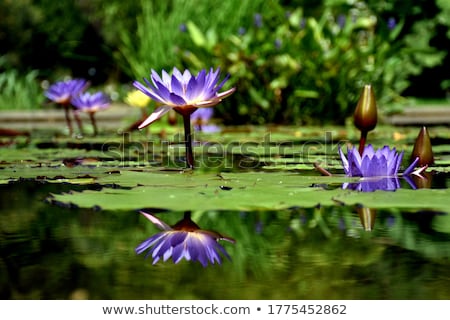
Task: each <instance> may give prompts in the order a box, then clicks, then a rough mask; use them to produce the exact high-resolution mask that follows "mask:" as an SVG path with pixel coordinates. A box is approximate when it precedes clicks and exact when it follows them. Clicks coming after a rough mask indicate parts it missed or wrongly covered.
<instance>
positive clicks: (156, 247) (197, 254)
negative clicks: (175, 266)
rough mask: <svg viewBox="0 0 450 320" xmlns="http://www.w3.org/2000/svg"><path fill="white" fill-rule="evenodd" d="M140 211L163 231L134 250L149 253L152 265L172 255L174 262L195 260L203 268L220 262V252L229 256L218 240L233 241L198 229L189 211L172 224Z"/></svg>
mask: <svg viewBox="0 0 450 320" xmlns="http://www.w3.org/2000/svg"><path fill="white" fill-rule="evenodd" d="M141 214H142V215H144V216H145V217H146V218H147V219H148V220H150V221H151V222H152V223H153V224H155V225H156V226H157V227H158V228H159V229H161V230H163V231H162V232H160V233H157V234H155V235H153V236H151V237H150V238H148V239H147V240H145V241H144V242H142V243H141V244H140V245H138V246H137V247H136V249H135V251H136V253H137V254H141V253H143V252H144V251H146V250H148V249H149V251H148V253H147V255H146V257H148V256H150V255H151V256H152V258H153V264H156V263H157V262H158V261H159V260H161V259H162V260H163V261H167V260H168V259H169V258H171V257H172V260H173V262H174V263H178V262H180V261H181V260H183V259H186V260H187V261H198V262H200V263H201V264H202V266H203V267H206V266H208V263H211V264H214V263H216V262H217V264H221V263H222V258H221V256H220V253H222V254H223V255H224V256H225V257H227V258H228V259H230V256H229V255H228V253H227V252H226V251H225V249H224V248H223V247H222V246H221V245H220V244H219V243H218V240H226V241H229V242H232V243H234V242H235V240H234V239H232V238H229V237H224V236H222V235H220V234H219V233H217V232H215V231H209V230H202V229H200V227H199V226H197V224H195V223H194V222H193V221H192V220H191V218H190V214H189V213H187V214H185V216H184V218H183V219H182V220H181V221H179V222H178V223H176V224H175V225H174V226H172V227H171V226H169V225H168V224H166V223H165V222H163V221H162V220H160V219H158V218H156V217H155V216H153V215H151V214H149V213H146V212H143V211H141Z"/></svg>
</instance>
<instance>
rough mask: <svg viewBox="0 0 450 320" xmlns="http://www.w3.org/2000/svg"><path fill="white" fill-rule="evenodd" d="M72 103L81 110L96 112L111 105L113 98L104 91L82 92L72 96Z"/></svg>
mask: <svg viewBox="0 0 450 320" xmlns="http://www.w3.org/2000/svg"><path fill="white" fill-rule="evenodd" d="M71 103H72V105H73V106H74V107H76V108H77V109H78V110H79V111H83V112H88V113H95V112H97V111H99V110H102V109H106V108H108V107H109V106H110V104H111V100H110V99H109V97H108V96H107V95H106V94H104V93H103V92H96V93H93V94H91V93H89V92H86V93H82V94H80V95H78V96H76V97H74V98H72V100H71Z"/></svg>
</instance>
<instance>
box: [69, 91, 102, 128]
mask: <svg viewBox="0 0 450 320" xmlns="http://www.w3.org/2000/svg"><path fill="white" fill-rule="evenodd" d="M71 103H72V105H73V106H74V107H75V108H76V109H77V111H82V112H86V113H87V114H89V118H90V119H91V123H92V127H93V128H94V136H95V135H97V133H98V129H97V122H96V121H95V113H96V112H97V111H99V110H103V109H106V108H109V106H110V105H111V100H110V99H109V97H108V96H107V95H106V94H105V93H103V92H96V93H92V94H91V93H89V92H86V93H82V94H79V95H78V96H76V97H73V98H72V100H71Z"/></svg>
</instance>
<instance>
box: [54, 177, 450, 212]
mask: <svg viewBox="0 0 450 320" xmlns="http://www.w3.org/2000/svg"><path fill="white" fill-rule="evenodd" d="M345 181H347V182H348V181H349V179H348V178H345V177H335V176H333V177H323V176H305V175H300V174H286V173H278V172H273V173H260V172H250V173H239V174H232V173H222V174H218V175H212V174H199V173H183V174H180V173H161V172H160V173H155V172H132V171H125V172H122V173H121V174H120V175H114V176H109V177H108V176H104V177H101V178H99V179H98V182H100V183H103V184H115V185H119V186H126V187H131V188H128V189H117V188H115V189H112V188H104V189H102V190H100V191H91V190H89V191H82V192H73V193H70V194H54V195H52V200H53V201H55V202H59V203H65V204H69V203H71V204H75V205H77V206H79V207H85V208H91V207H100V208H102V209H104V210H135V209H139V208H157V209H166V210H175V211H183V210H243V211H250V210H280V209H286V208H291V207H307V208H310V207H314V206H317V205H321V206H331V205H336V204H343V205H356V204H359V205H363V206H366V207H370V208H393V207H397V208H408V209H414V208H427V209H433V210H442V211H446V210H448V209H447V207H448V204H447V203H448V201H447V199H448V197H449V196H450V191H449V190H447V189H445V190H431V189H426V190H425V189H423V190H403V189H399V190H397V191H395V192H392V191H376V192H367V193H365V192H356V191H349V190H343V189H341V188H340V184H341V183H343V182H345ZM330 185H331V186H336V187H335V188H329V186H330ZM327 187H328V188H327Z"/></svg>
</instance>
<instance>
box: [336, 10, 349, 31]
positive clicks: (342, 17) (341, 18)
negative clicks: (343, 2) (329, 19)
mask: <svg viewBox="0 0 450 320" xmlns="http://www.w3.org/2000/svg"><path fill="white" fill-rule="evenodd" d="M346 20H347V18H346V16H345V15H343V14H340V15H339V16H338V18H337V24H338V26H339V28H340V29H344V27H345V22H346Z"/></svg>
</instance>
